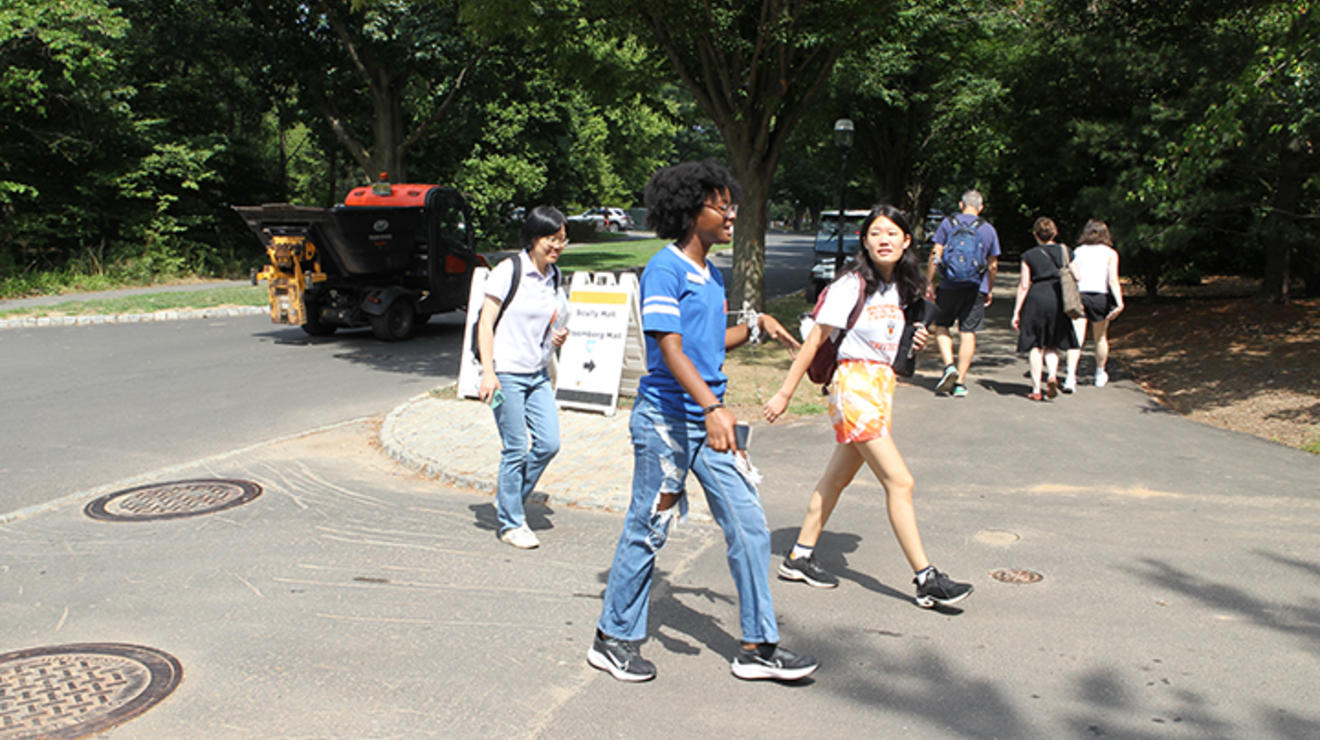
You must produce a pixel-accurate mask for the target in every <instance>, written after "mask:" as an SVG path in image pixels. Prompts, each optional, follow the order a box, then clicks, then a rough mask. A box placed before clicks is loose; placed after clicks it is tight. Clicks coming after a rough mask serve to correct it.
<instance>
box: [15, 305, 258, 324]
mask: <svg viewBox="0 0 1320 740" xmlns="http://www.w3.org/2000/svg"><path fill="white" fill-rule="evenodd" d="M269 312H270V309H269V308H268V307H266V306H230V307H218V308H182V309H168V310H165V311H153V312H151V313H117V314H95V315H92V316H40V317H38V316H26V317H23V318H16V319H0V329H34V328H40V327H47V326H97V325H100V324H140V323H144V322H150V321H182V320H186V319H217V318H229V317H233V316H255V315H257V314H266V313H269Z"/></svg>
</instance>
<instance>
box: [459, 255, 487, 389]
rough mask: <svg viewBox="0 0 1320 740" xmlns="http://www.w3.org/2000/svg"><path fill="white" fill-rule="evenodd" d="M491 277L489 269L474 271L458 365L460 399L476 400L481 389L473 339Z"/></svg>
mask: <svg viewBox="0 0 1320 740" xmlns="http://www.w3.org/2000/svg"><path fill="white" fill-rule="evenodd" d="M489 276H490V268H489V267H478V268H476V269H474V270H473V271H472V287H471V288H470V289H469V290H468V303H467V313H466V314H464V315H465V316H466V317H467V319H466V320H465V321H464V322H463V324H464V325H463V348H462V352H461V356H460V359H459V364H458V388H457V394H458V397H459V398H476V397H477V391H478V390H479V389H480V387H481V362H480V361H478V360H477V356H476V355H475V354H473V353H472V337H473V335H475V334H476V332H477V312H478V311H480V310H481V304H482V303H483V302H484V301H485V300H486V278H487V277H489Z"/></svg>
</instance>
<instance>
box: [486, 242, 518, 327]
mask: <svg viewBox="0 0 1320 740" xmlns="http://www.w3.org/2000/svg"><path fill="white" fill-rule="evenodd" d="M509 259H511V260H513V275H511V276H509V292H508V293H505V294H504V302H503V303H501V304H500V312H499V313H497V314H495V323H494V325H492V326H491V331H492V332H493V331H494V330H495V327H496V326H499V325H500V319H502V318H504V312H505V311H508V310H509V302H510V301H512V300H513V294H514V293H517V292H518V282H519V281H521V280H522V255H521V254H515V255H513V256H512V257H510V258H509Z"/></svg>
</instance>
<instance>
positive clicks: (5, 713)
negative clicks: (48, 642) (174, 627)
mask: <svg viewBox="0 0 1320 740" xmlns="http://www.w3.org/2000/svg"><path fill="white" fill-rule="evenodd" d="M182 677H183V668H182V666H180V665H179V661H178V660H175V658H174V656H172V655H169V654H167V653H162V652H160V651H159V650H153V649H151V648H146V647H141V646H138V645H121V644H116V643H83V644H74V645H57V646H54V647H40V648H31V649H29V650H19V651H18V652H14V653H5V654H3V655H0V740H19V738H56V739H58V740H65V739H67V738H77V737H85V736H87V735H90V734H92V733H96V732H101V731H102V730H105V729H108V728H110V727H113V726H115V725H117V724H119V723H120V722H123V721H125V720H128V719H132V718H133V717H136V716H137V715H139V714H142V713H143V712H145V711H147V710H148V709H150V708H151V707H153V706H155V705H156V704H157V703H158V702H160V701H161V700H162V699H164V698H165V697H167V696H169V695H170V692H171V691H173V690H174V687H175V686H178V685H179V679H181V678H182Z"/></svg>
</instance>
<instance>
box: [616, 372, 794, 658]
mask: <svg viewBox="0 0 1320 740" xmlns="http://www.w3.org/2000/svg"><path fill="white" fill-rule="evenodd" d="M629 426H630V428H631V431H632V443H633V484H632V502H631V503H630V504H629V505H628V514H627V516H626V517H625V518H624V522H623V534H621V535H620V536H619V544H618V547H617V548H616V549H615V551H614V563H613V564H612V565H610V578H609V582H608V584H606V586H605V607H604V609H603V610H602V611H601V615H600V622H599V623H598V625H597V626H599V627H600V631H601V632H603V633H605V634H606V635H608V636H610V637H614V638H617V639H620V640H641V639H642V638H644V637H645V636H646V620H647V610H648V607H649V606H650V597H651V583H652V577H653V575H654V572H655V555H656V552H658V551H659V550H660V548H661V547H662V546H664V544H665V540H666V538H667V537H668V535H669V524H670V522H672V521H673V519H674V518H675V517H676V515H677V514H678V512H677V511H675V507H679V506H682V508H683V509H686V508H687V501H686V499H680V503H677V504H675V505H674V507H670V509H668V510H666V511H664V512H658V511H657V510H656V508H657V504H658V503H659V499H660V494H661V493H678V494H682V495H683V496H686V493H685V492H684V490H683V481H684V479H685V478H686V477H687V473H688V471H689V470H691V471H692V472H693V474H695V475H696V477H697V480H698V481H699V482H700V483H701V487H702V489H703V490H704V491H705V493H706V503H707V505H708V506H709V507H710V513H711V515H712V516H713V517H715V521H716V522H718V523H719V525H720V527H721V528H722V529H723V530H724V541H725V544H726V546H727V548H728V561H729V571H730V572H731V573H732V574H733V583H734V586H735V587H736V588H737V589H738V608H739V613H740V622H741V626H742V641H743V642H779V626H778V624H777V623H776V622H775V609H774V604H773V603H772V602H771V600H770V530H768V529H767V528H766V524H765V511H764V510H763V509H762V508H761V501H760V499H759V498H758V496H757V493H756V488H755V486H753V485H752V484H751V483H749V482H748V481H747V479H746V478H744V477H743V475H742V474H741V473H739V472H738V470H737V469H736V468H735V467H734V460H733V453H731V452H715V451H714V450H712V449H710V448H709V447H707V446H706V444H705V442H706V425H705V424H702V423H695V422H691V421H687V420H685V419H678V418H674V417H667V416H664V415H663V414H662V413H661V412H660V409H659V408H657V407H656V406H655V404H654V403H652V402H649V401H646V400H643V399H641V398H638V399H637V400H636V402H635V403H634V404H633V410H632V416H631V418H630V419H629Z"/></svg>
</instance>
